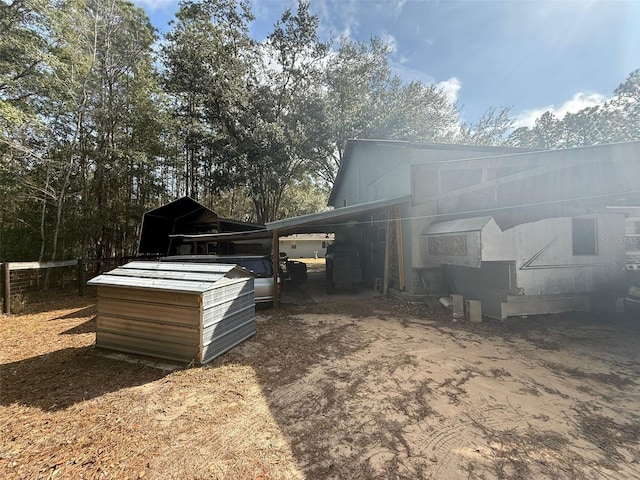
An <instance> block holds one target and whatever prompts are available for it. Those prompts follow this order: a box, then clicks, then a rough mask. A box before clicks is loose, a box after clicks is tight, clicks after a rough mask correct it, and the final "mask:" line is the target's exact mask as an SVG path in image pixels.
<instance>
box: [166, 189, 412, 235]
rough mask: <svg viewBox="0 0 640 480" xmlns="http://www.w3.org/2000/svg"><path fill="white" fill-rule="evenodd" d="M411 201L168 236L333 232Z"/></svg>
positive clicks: (405, 198) (399, 199)
mask: <svg viewBox="0 0 640 480" xmlns="http://www.w3.org/2000/svg"><path fill="white" fill-rule="evenodd" d="M410 200H411V197H410V196H408V195H406V196H403V197H397V198H389V199H385V200H376V201H375V202H367V203H359V204H357V205H351V206H349V207H340V208H334V209H333V210H327V211H325V212H320V213H311V214H309V215H300V216H299V217H291V218H285V219H284V220H277V221H275V222H270V223H267V224H266V229H265V230H254V231H251V232H232V233H208V234H206V233H205V234H199V235H197V234H196V235H186V234H182V235H171V237H172V238H182V239H184V240H199V241H211V242H224V241H228V242H231V241H237V240H260V239H270V238H272V237H273V232H274V231H277V232H278V236H280V237H282V236H286V235H293V234H305V233H333V232H335V230H336V228H338V227H341V226H345V225H349V224H354V223H355V222H356V220H357V219H358V217H360V216H362V215H363V214H365V213H368V212H373V211H375V210H380V209H382V208H385V207H389V206H391V205H397V204H399V203H404V202H408V201H410Z"/></svg>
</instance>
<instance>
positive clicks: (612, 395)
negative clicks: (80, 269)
mask: <svg viewBox="0 0 640 480" xmlns="http://www.w3.org/2000/svg"><path fill="white" fill-rule="evenodd" d="M343 300H344V299H343ZM94 316H95V309H94V306H93V305H92V303H91V298H84V299H79V298H76V297H73V296H66V297H65V296H62V297H59V298H55V299H50V300H48V301H47V302H44V303H41V304H38V305H27V306H26V311H25V312H24V313H23V314H20V315H14V316H11V317H8V316H0V338H1V339H2V350H1V351H0V381H1V384H0V432H1V433H0V435H1V437H0V478H3V479H4V478H7V479H22V478H24V479H32V478H72V479H75V478H108V479H111V478H118V479H119V478H162V479H165V478H166V479H174V478H185V479H189V478H194V479H195V478H215V479H263V480H264V479H296V478H310V479H325V478H345V479H357V478H360V479H374V478H411V479H414V478H415V479H420V478H425V479H426V478H437V479H455V478H476V479H484V480H489V479H496V478H498V479H499V478H510V479H514V478H517V479H519V478H522V479H524V478H558V479H564V478H567V479H569V478H572V479H583V478H584V479H587V478H609V479H625V480H626V479H628V478H640V467H639V465H640V446H638V442H639V440H640V434H639V432H640V423H639V419H640V405H638V402H637V399H638V398H639V397H638V395H639V394H640V387H639V386H638V382H637V380H636V378H637V375H638V374H639V373H640V365H639V364H638V359H637V344H638V339H639V338H640V332H639V331H638V326H637V325H635V324H623V323H610V322H609V323H606V322H599V321H597V320H594V318H593V317H588V318H587V320H584V317H583V320H580V319H579V318H578V317H572V316H568V317H560V318H559V319H558V318H553V319H552V318H542V319H535V320H534V319H532V320H530V321H521V322H520V323H517V324H513V323H508V324H500V323H493V322H491V323H483V324H482V325H471V324H465V323H463V322H460V323H457V324H452V323H450V322H449V321H448V314H447V312H445V311H442V310H439V309H434V310H430V309H428V308H426V307H424V306H409V305H405V304H401V303H397V302H394V301H391V300H387V299H384V298H382V297H379V298H367V299H365V300H362V299H358V298H356V297H353V299H348V300H347V301H343V302H342V303H339V304H331V303H321V304H315V305H285V306H284V308H282V309H281V310H278V311H272V310H267V311H261V312H259V314H258V317H257V324H258V325H257V327H258V332H257V334H256V336H255V337H254V338H253V339H252V340H250V341H247V342H245V343H243V344H242V345H241V346H239V347H237V348H235V349H234V350H232V351H231V352H229V353H227V354H225V355H223V356H222V357H221V358H219V359H217V360H216V361H214V362H213V363H212V364H210V365H207V366H204V367H198V368H184V367H182V368H178V369H176V370H173V371H166V370H159V369H156V368H152V367H150V366H148V365H145V364H143V363H137V364H134V363H127V362H123V361H119V360H114V359H110V358H106V357H104V356H101V355H97V354H96V353H97V352H96V350H95V348H94V347H93V343H94V341H95V334H94V329H95V320H94ZM563 318H564V319H563ZM603 339H605V340H603ZM542 340H544V341H545V342H546V343H545V342H542V343H544V345H543V344H541V341H542ZM547 344H553V345H554V346H555V347H554V348H553V349H548V348H545V346H546V345H547Z"/></svg>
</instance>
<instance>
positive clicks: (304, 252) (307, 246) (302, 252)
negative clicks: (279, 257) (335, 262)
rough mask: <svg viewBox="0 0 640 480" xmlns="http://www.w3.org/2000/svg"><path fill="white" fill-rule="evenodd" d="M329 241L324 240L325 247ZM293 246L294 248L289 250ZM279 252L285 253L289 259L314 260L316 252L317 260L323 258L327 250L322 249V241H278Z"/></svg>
mask: <svg viewBox="0 0 640 480" xmlns="http://www.w3.org/2000/svg"><path fill="white" fill-rule="evenodd" d="M330 241H331V240H328V239H327V240H326V241H325V245H327V244H328V243H329V242H330ZM292 244H295V245H296V248H295V249H294V248H291V245H292ZM280 252H281V253H282V252H286V253H287V255H288V256H289V258H314V255H315V252H318V258H324V256H325V254H326V253H327V249H326V248H323V247H322V240H300V239H296V240H283V239H281V240H280Z"/></svg>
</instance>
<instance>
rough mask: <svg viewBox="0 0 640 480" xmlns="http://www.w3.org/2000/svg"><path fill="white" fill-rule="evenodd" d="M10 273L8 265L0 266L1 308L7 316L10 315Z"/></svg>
mask: <svg viewBox="0 0 640 480" xmlns="http://www.w3.org/2000/svg"><path fill="white" fill-rule="evenodd" d="M10 273H11V271H10V270H9V263H7V262H5V263H3V264H2V279H3V284H4V295H3V296H4V305H3V306H2V311H3V313H6V314H7V315H10V314H11V275H10Z"/></svg>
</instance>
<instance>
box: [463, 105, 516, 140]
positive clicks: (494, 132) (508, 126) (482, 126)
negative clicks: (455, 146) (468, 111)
mask: <svg viewBox="0 0 640 480" xmlns="http://www.w3.org/2000/svg"><path fill="white" fill-rule="evenodd" d="M510 110H511V109H510V108H509V107H501V108H500V109H497V108H495V107H491V108H489V109H488V110H487V111H486V112H484V113H483V114H482V116H481V117H480V119H479V120H478V121H477V122H476V123H474V124H468V123H463V124H462V125H461V127H460V134H459V136H457V137H456V141H457V142H459V143H463V144H467V145H502V144H503V143H505V142H506V141H507V138H506V136H507V134H508V133H509V132H511V131H512V130H513V123H514V121H513V119H512V118H511V116H510Z"/></svg>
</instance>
